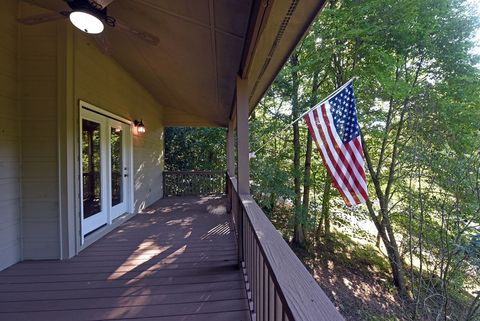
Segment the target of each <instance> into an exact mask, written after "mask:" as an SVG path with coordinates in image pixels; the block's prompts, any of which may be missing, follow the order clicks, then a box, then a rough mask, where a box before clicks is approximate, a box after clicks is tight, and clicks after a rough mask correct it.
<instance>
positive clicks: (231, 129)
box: [227, 120, 235, 177]
mask: <svg viewBox="0 0 480 321" xmlns="http://www.w3.org/2000/svg"><path fill="white" fill-rule="evenodd" d="M227 174H228V176H230V177H233V176H235V123H234V121H233V120H230V121H229V122H228V131H227Z"/></svg>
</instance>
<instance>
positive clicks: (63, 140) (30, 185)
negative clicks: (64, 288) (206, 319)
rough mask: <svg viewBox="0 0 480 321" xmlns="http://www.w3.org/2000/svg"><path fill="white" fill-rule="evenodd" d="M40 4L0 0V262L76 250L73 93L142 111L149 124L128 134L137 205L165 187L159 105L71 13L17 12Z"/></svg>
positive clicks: (127, 114) (119, 109)
mask: <svg viewBox="0 0 480 321" xmlns="http://www.w3.org/2000/svg"><path fill="white" fill-rule="evenodd" d="M43 12H44V11H42V10H41V9H39V8H37V7H35V6H32V5H29V4H26V3H23V2H20V1H17V0H3V1H1V3H0V28H1V30H2V31H3V32H2V33H0V253H1V255H0V270H2V269H4V268H6V267H8V266H10V265H12V264H14V263H16V262H18V261H20V260H23V259H58V258H69V257H72V256H74V255H75V254H76V253H78V251H79V236H80V228H79V226H80V224H79V220H80V213H79V208H80V207H79V203H80V195H79V194H78V191H79V182H78V172H79V163H78V159H79V158H78V156H79V146H78V140H79V100H84V101H87V102H89V103H91V104H93V105H95V106H97V107H100V108H103V109H105V110H107V111H109V112H111V113H114V114H117V115H119V116H121V117H123V118H127V119H130V120H134V119H143V122H144V123H145V126H146V129H147V132H146V133H145V134H143V135H135V136H134V137H133V160H134V168H133V173H134V175H135V176H134V206H135V212H137V211H141V210H142V209H143V208H145V207H146V206H148V205H150V204H152V203H153V202H155V201H156V200H158V199H159V198H161V197H162V193H163V191H162V171H163V163H164V155H163V150H164V146H163V142H164V137H163V134H164V128H163V109H162V106H160V105H159V104H158V102H157V101H156V100H155V99H154V98H153V97H152V96H151V95H150V94H149V93H148V92H147V91H146V90H145V89H144V88H143V87H142V86H141V85H140V84H139V83H138V82H137V81H136V80H135V79H133V78H132V77H131V76H130V74H128V73H127V72H126V71H125V70H124V69H123V68H122V67H121V66H120V65H119V64H118V63H116V62H115V61H114V60H113V59H112V58H111V57H109V56H106V55H104V54H102V53H101V52H100V51H99V50H98V49H97V48H96V47H95V45H94V41H93V40H92V38H91V37H88V36H87V35H84V34H83V33H81V32H80V31H76V30H75V29H74V28H73V27H72V26H71V25H70V24H69V23H68V21H58V22H48V23H44V24H39V25H35V26H25V25H20V24H18V23H17V22H16V20H15V18H16V17H17V15H18V14H19V15H20V16H29V15H34V14H39V13H43Z"/></svg>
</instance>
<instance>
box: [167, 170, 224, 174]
mask: <svg viewBox="0 0 480 321" xmlns="http://www.w3.org/2000/svg"><path fill="white" fill-rule="evenodd" d="M163 173H164V174H222V175H225V171H163Z"/></svg>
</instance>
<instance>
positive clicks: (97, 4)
mask: <svg viewBox="0 0 480 321" xmlns="http://www.w3.org/2000/svg"><path fill="white" fill-rule="evenodd" d="M23 1H26V2H28V3H31V4H34V5H37V6H39V7H42V8H44V9H48V10H50V11H53V12H52V13H45V14H39V15H35V16H30V17H25V18H19V19H17V21H18V22H20V23H23V24H26V25H36V24H39V23H44V22H48V21H54V20H59V19H65V18H69V19H70V21H71V23H72V24H73V25H74V26H75V27H77V28H78V29H80V30H82V31H83V32H86V33H89V34H91V35H93V36H94V38H95V40H96V42H97V44H98V45H99V46H100V49H101V50H102V51H103V52H104V53H106V52H108V50H109V48H108V42H107V40H106V39H105V37H103V35H102V34H101V33H102V31H103V30H104V28H105V25H106V26H108V27H111V28H114V29H116V30H119V31H122V32H126V33H129V34H130V35H133V36H135V37H137V38H139V39H141V40H143V41H144V42H146V43H148V44H150V45H152V46H156V45H157V44H158V42H159V39H158V37H156V36H154V35H152V34H151V33H148V32H147V31H144V30H140V29H138V28H133V27H131V26H129V25H128V24H125V23H123V22H122V21H120V20H119V19H117V18H115V17H112V16H109V15H108V14H107V6H108V5H110V4H111V3H112V2H113V1H114V0H64V3H66V4H67V5H68V7H66V6H63V7H64V8H66V9H67V10H62V8H61V7H60V4H61V2H60V0H57V1H53V0H50V1H44V0H43V1H42V0H23Z"/></svg>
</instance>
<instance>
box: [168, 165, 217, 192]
mask: <svg viewBox="0 0 480 321" xmlns="http://www.w3.org/2000/svg"><path fill="white" fill-rule="evenodd" d="M225 177H226V176H225V172H224V171H164V172H163V191H164V196H187V195H221V194H225V186H226V182H225Z"/></svg>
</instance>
